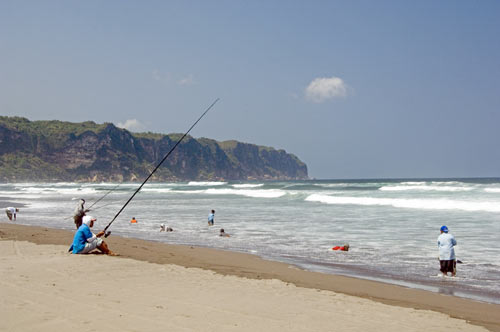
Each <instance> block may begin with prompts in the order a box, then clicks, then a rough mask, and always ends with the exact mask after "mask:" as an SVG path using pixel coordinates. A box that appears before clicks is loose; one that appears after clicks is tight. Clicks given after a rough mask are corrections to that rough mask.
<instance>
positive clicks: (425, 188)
mask: <svg viewBox="0 0 500 332" xmlns="http://www.w3.org/2000/svg"><path fill="white" fill-rule="evenodd" d="M473 189H474V188H471V187H452V186H432V185H405V186H384V187H381V188H379V190H381V191H407V190H408V191H409V190H416V191H471V190H473Z"/></svg>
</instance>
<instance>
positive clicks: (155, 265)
mask: <svg viewBox="0 0 500 332" xmlns="http://www.w3.org/2000/svg"><path fill="white" fill-rule="evenodd" d="M0 238H1V239H2V241H0V260H1V262H2V263H1V264H2V269H1V272H0V273H1V275H0V283H1V289H2V296H1V299H0V313H1V314H0V315H1V319H0V330H2V331H33V330H36V331H53V330H56V329H57V330H62V331H66V330H70V329H78V330H80V331H99V330H106V331H160V330H161V331H164V330H166V329H170V330H173V331H236V330H237V331H256V330H263V331H281V330H283V329H287V330H288V331H332V330H338V329H346V330H348V331H367V330H376V329H384V330H385V331H400V330H401V329H404V330H405V331H422V330H423V331H440V330H449V329H452V330H455V331H486V329H485V328H484V327H487V328H488V329H490V330H492V331H498V327H499V326H500V325H499V324H498V320H499V318H498V316H499V315H498V313H499V311H498V308H499V306H497V305H491V304H486V303H480V302H475V301H470V300H464V299H460V298H455V297H451V296H444V295H440V294H434V293H429V292H422V291H416V290H409V289H406V288H403V287H398V286H392V285H385V284H381V283H373V282H368V281H364V280H357V279H353V278H343V277H338V276H330V275H324V274H320V273H312V272H307V271H302V270H299V269H297V268H294V267H291V266H289V265H287V264H282V263H276V262H268V261H265V260H262V259H259V258H258V257H255V256H252V255H245V254H238V253H231V252H223V251H217V250H210V249H204V248H192V247H189V246H171V245H165V244H161V243H153V242H148V241H141V240H135V239H123V238H119V237H113V238H109V239H108V242H109V243H110V247H111V248H112V249H115V250H117V251H118V252H120V253H121V254H122V256H121V257H108V256H103V255H71V254H68V253H67V248H68V245H67V244H68V243H69V242H70V240H71V232H69V231H64V230H52V229H47V228H42V227H27V226H20V225H13V224H5V223H2V224H0ZM28 241H29V242H28ZM132 258H133V259H132ZM335 283H338V284H340V286H338V285H337V286H335ZM336 287H340V289H338V290H337V291H334V290H335V288H336ZM342 287H346V289H343V288H342ZM379 288H380V289H381V290H379ZM380 291H382V292H385V294H386V296H385V297H384V296H382V295H377V294H378V292H380ZM406 292H409V293H406ZM348 294H353V295H359V296H352V295H348ZM394 294H396V295H394ZM398 294H399V295H398ZM394 296H396V298H397V297H398V296H401V297H404V296H406V297H407V299H406V301H403V300H397V299H395V298H394ZM439 298H444V299H445V300H444V301H446V299H448V300H449V301H450V303H458V304H459V305H465V306H467V305H468V307H469V309H470V310H468V311H467V310H465V309H464V311H465V314H464V313H462V312H460V310H459V309H457V308H455V309H454V310H455V312H452V313H443V312H446V310H439V308H438V309H436V306H440V305H443V303H442V302H440V301H443V299H441V300H439ZM374 299H375V300H376V301H374ZM425 301H428V305H427V306H426V305H425ZM383 302H384V303H383ZM422 302H423V303H424V304H422ZM462 302H463V303H462ZM389 303H390V304H393V305H389ZM444 304H446V302H445V303H444ZM430 309H432V310H430ZM441 309H443V308H441ZM452 309H453V307H452ZM478 310H479V311H481V313H479V312H477V311H478ZM438 311H441V312H438ZM450 315H451V316H455V317H460V318H461V319H457V318H452V317H450ZM467 320H469V321H472V322H473V324H470V323H469V322H467Z"/></svg>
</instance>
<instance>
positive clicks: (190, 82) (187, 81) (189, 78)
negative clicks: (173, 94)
mask: <svg viewBox="0 0 500 332" xmlns="http://www.w3.org/2000/svg"><path fill="white" fill-rule="evenodd" d="M177 83H178V84H179V85H193V84H194V83H195V81H194V78H193V75H192V74H191V75H189V76H187V77H184V78H181V79H180V80H179V81H178V82H177Z"/></svg>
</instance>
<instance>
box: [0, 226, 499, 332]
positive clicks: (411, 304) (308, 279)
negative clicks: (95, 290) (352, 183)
mask: <svg viewBox="0 0 500 332" xmlns="http://www.w3.org/2000/svg"><path fill="white" fill-rule="evenodd" d="M72 237H73V232H72V231H69V230H62V229H52V228H47V227H39V226H25V225H18V224H14V223H0V239H1V240H14V241H27V242H32V243H35V244H50V245H64V246H67V247H68V248H69V245H70V243H71V241H72ZM106 242H107V243H108V244H109V246H110V248H111V250H113V251H116V252H118V253H119V254H120V257H123V258H131V259H133V260H137V261H144V262H150V263H156V264H163V265H165V264H173V265H178V266H183V267H186V268H200V269H204V270H210V271H213V272H216V273H217V274H221V275H224V276H236V277H242V278H248V279H257V280H260V279H266V280H269V279H278V280H281V281H283V282H285V283H287V284H288V283H290V284H293V285H295V286H297V287H303V288H308V289H317V290H325V291H333V292H336V293H342V294H346V295H351V296H356V297H360V298H364V299H369V300H373V301H376V302H380V303H383V304H388V305H393V306H398V307H405V308H414V309H419V310H431V311H436V312H440V313H443V314H446V315H449V316H450V317H452V318H458V319H463V320H466V321H468V322H470V323H471V324H474V325H479V326H483V327H486V328H487V329H489V330H490V331H499V332H500V305H497V304H491V303H485V302H479V301H475V300H470V299H465V298H460V297H455V296H449V295H444V294H438V293H433V292H430V291H425V290H419V289H413V288H406V287H403V286H398V285H393V284H386V283H382V282H376V281H371V280H366V279H358V278H353V277H345V276H340V275H331V274H324V273H319V272H312V271H306V270H302V269H300V268H298V267H295V266H292V265H290V264H286V263H281V262H275V261H268V260H264V259H262V258H260V257H258V256H255V255H251V254H245V253H238V252H232V251H223V250H218V249H212V248H202V247H194V246H184V245H174V244H165V243H160V242H153V241H146V240H140V239H135V238H122V237H118V236H111V237H109V238H107V239H106Z"/></svg>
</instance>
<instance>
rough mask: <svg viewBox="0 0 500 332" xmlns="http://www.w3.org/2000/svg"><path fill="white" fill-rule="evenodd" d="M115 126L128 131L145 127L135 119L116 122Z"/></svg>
mask: <svg viewBox="0 0 500 332" xmlns="http://www.w3.org/2000/svg"><path fill="white" fill-rule="evenodd" d="M116 126H117V127H119V128H123V129H127V130H130V131H141V130H144V128H145V126H144V125H143V124H142V123H141V122H140V121H139V120H137V119H129V120H127V121H125V123H121V122H118V123H117V125H116Z"/></svg>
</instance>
